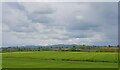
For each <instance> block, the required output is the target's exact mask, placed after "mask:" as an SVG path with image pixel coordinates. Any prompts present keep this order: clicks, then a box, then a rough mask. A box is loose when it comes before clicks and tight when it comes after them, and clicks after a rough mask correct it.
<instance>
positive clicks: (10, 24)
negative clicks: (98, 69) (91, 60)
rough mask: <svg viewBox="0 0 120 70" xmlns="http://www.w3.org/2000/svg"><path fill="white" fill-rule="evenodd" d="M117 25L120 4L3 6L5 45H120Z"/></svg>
mask: <svg viewBox="0 0 120 70" xmlns="http://www.w3.org/2000/svg"><path fill="white" fill-rule="evenodd" d="M117 24H118V23H117V3H36V2H31V3H29V2H28V3H16V2H15V3H3V27H4V28H3V44H4V45H38V44H39V45H47V44H62V43H63V44H73V43H74V44H90V45H94V44H95V45H108V44H111V45H116V43H117V41H118V40H117V29H118V28H117V26H118V25H117ZM113 32H114V34H113ZM8 37H10V38H8ZM113 40H114V41H113Z"/></svg>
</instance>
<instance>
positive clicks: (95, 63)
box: [2, 51, 118, 68]
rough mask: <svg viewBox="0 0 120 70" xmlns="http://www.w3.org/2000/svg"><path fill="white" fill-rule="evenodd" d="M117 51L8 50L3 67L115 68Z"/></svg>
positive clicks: (4, 56)
mask: <svg viewBox="0 0 120 70" xmlns="http://www.w3.org/2000/svg"><path fill="white" fill-rule="evenodd" d="M117 60H118V54H117V53H110V52H60V51H41V52H9V53H3V65H2V66H3V68H117V66H118V65H117V64H118V63H117Z"/></svg>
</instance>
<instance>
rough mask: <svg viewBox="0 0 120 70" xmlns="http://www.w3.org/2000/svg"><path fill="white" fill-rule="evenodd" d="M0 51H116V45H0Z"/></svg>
mask: <svg viewBox="0 0 120 70" xmlns="http://www.w3.org/2000/svg"><path fill="white" fill-rule="evenodd" d="M0 49H1V52H24V51H79V52H118V51H119V45H118V46H110V45H108V46H85V45H82V46H73V47H52V46H51V47H36V48H30V47H2V48H0Z"/></svg>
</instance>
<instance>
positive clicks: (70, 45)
mask: <svg viewBox="0 0 120 70" xmlns="http://www.w3.org/2000/svg"><path fill="white" fill-rule="evenodd" d="M73 46H81V45H78V44H54V45H47V46H42V45H25V46H9V47H26V48H38V47H46V48H47V47H73Z"/></svg>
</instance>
